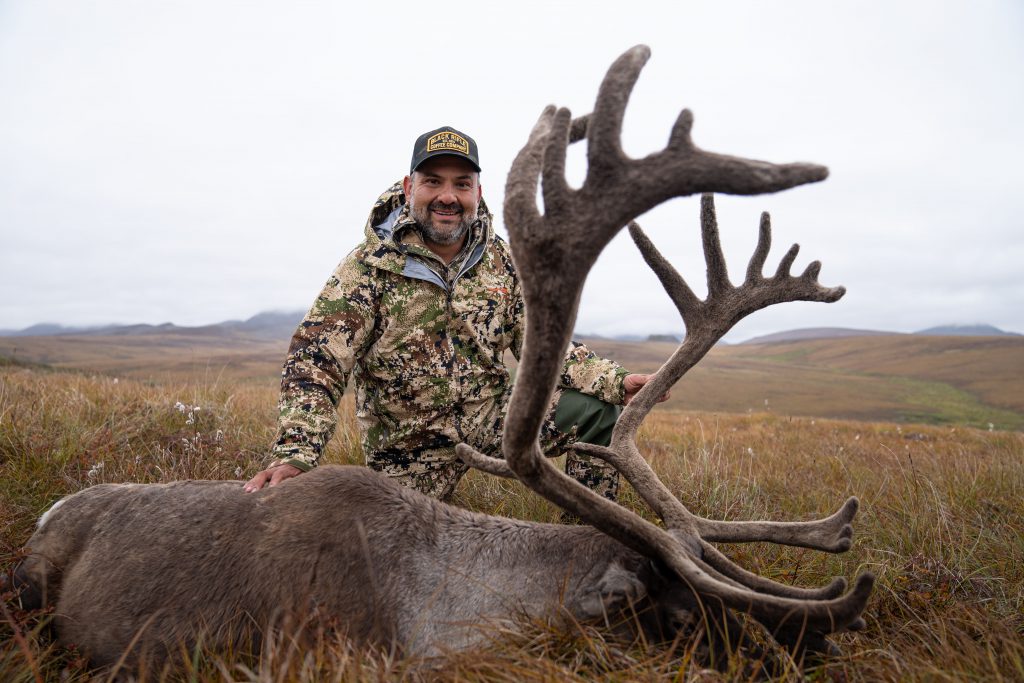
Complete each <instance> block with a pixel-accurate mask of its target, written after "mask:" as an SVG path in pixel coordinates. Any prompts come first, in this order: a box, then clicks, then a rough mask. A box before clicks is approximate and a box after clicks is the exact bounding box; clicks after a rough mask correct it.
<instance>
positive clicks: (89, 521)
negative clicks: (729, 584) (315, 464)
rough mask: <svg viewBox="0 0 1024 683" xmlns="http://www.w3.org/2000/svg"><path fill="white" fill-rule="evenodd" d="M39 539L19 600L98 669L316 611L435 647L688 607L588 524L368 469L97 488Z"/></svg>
mask: <svg viewBox="0 0 1024 683" xmlns="http://www.w3.org/2000/svg"><path fill="white" fill-rule="evenodd" d="M30 546H31V549H32V555H31V556H30V557H29V558H28V559H27V560H26V561H25V562H24V563H23V564H22V566H21V567H20V568H19V570H18V577H19V580H20V582H21V583H22V584H23V585H25V586H27V587H30V588H31V590H32V594H31V595H28V594H26V595H25V596H23V600H25V601H26V602H30V603H31V602H36V603H38V604H44V603H45V604H51V605H53V606H54V626H55V627H56V630H57V633H58V634H59V636H60V639H61V640H62V641H63V642H65V643H67V644H75V645H77V646H78V647H79V648H81V649H82V650H83V651H84V652H86V653H88V654H89V656H90V657H91V658H92V659H93V660H94V661H95V662H96V663H97V664H100V665H109V664H113V663H115V662H116V661H118V659H119V658H120V657H121V655H122V654H123V653H124V652H125V651H126V650H128V649H129V647H134V648H135V649H136V650H137V652H136V654H147V655H152V656H156V657H161V656H163V655H165V654H166V653H167V651H168V650H173V649H175V648H180V647H181V646H183V645H184V646H186V647H187V646H189V645H192V644H194V643H195V642H196V640H197V638H202V639H203V640H204V641H205V642H207V643H209V644H211V645H220V646H230V647H237V646H239V645H242V646H245V645H247V644H246V643H243V642H241V640H242V639H249V638H251V636H252V633H253V631H254V630H256V631H258V627H259V626H261V625H266V624H272V623H274V622H275V620H278V619H280V618H281V617H282V615H284V614H288V613H296V612H297V613H303V612H308V611H310V610H316V611H317V612H318V613H320V614H322V615H329V616H330V617H331V618H332V619H333V620H334V621H335V622H336V623H337V624H338V625H339V626H340V627H341V628H343V629H344V630H345V631H346V632H347V634H348V635H349V636H351V637H352V638H354V639H356V640H359V641H362V642H370V643H375V644H379V645H383V646H386V647H387V646H392V645H397V646H400V647H401V649H402V651H403V652H405V653H406V654H410V655H433V654H438V653H440V652H443V651H445V650H447V649H459V648H463V647H465V646H467V645H469V644H471V643H474V642H476V641H478V640H479V639H480V638H481V637H486V634H487V624H488V622H489V621H490V620H492V619H493V620H500V619H506V620H507V619H508V618H510V617H512V616H513V615H517V614H525V615H532V616H552V617H558V616H559V615H560V614H562V615H564V616H566V617H571V618H573V619H579V620H585V621H593V620H595V619H600V620H604V619H605V617H606V616H607V618H608V621H609V624H611V625H614V624H617V623H621V624H623V627H624V628H628V627H629V624H630V623H631V620H630V619H627V618H625V616H624V615H623V614H620V613H621V612H623V610H624V609H627V608H628V607H630V606H632V607H633V608H635V609H637V610H638V611H639V612H641V613H643V614H644V615H645V616H644V619H643V620H642V621H641V622H640V625H641V627H643V626H644V625H646V627H647V631H646V633H645V636H646V637H649V638H653V639H655V640H659V639H661V638H663V637H665V636H666V634H667V633H668V632H669V630H670V629H671V628H672V625H673V624H676V625H677V626H676V627H677V628H678V626H679V625H681V624H685V623H688V622H689V619H690V616H691V612H690V611H689V610H690V609H691V608H692V607H693V601H692V596H691V595H690V594H689V592H688V591H686V590H682V589H679V588H678V587H677V588H676V590H675V591H674V592H675V593H676V594H675V595H673V594H672V593H673V589H672V586H671V584H669V583H667V582H665V581H664V580H659V579H657V578H656V577H655V575H654V574H653V573H652V567H651V562H650V560H648V559H647V558H644V557H643V556H641V555H640V554H639V553H636V552H634V551H631V550H629V549H627V548H625V547H624V546H622V545H621V544H620V543H617V542H616V541H614V540H613V539H611V538H609V537H608V536H607V535H605V534H603V533H601V532H600V531H598V530H597V529H594V528H593V527H589V526H566V525H558V524H539V523H533V522H524V521H518V520H513V519H506V518H502V517H492V516H488V515H484V514H480V513H476V512H471V511H469V510H465V509H462V508H457V507H454V506H451V505H446V504H445V503H442V502H439V501H437V500H434V499H432V498H430V497H428V496H425V495H423V494H420V493H418V492H416V491H413V490H411V489H407V488H405V487H402V486H400V485H398V484H395V483H393V482H392V481H390V480H388V479H387V478H385V477H382V476H380V475H379V474H377V473H375V472H372V471H370V470H368V469H366V468H360V467H348V466H338V465H327V466H323V467H319V468H317V469H315V470H313V471H311V472H309V473H308V474H306V475H303V476H301V477H297V478H295V479H292V480H289V481H286V482H284V483H282V484H281V485H279V486H276V487H273V488H270V487H268V488H265V489H263V490H261V491H259V492H257V493H255V494H245V493H243V492H242V485H241V483H240V482H233V481H182V482H173V483H169V484H101V485H97V486H93V487H90V488H88V489H86V490H84V491H82V492H80V493H77V494H75V495H73V496H69V497H68V498H65V499H63V500H62V501H60V502H59V503H58V504H57V505H56V506H55V509H52V510H51V511H50V512H47V514H46V515H45V516H44V518H43V519H42V520H41V524H40V527H39V529H38V530H37V532H36V534H35V535H34V536H33V537H32V540H31V541H30ZM652 589H653V591H654V593H653V594H652V593H651V591H652ZM652 598H653V602H652ZM655 604H656V605H657V606H658V608H657V609H656V610H652V609H650V608H648V605H655ZM253 627H256V628H255V629H254V628H253ZM481 627H482V628H481Z"/></svg>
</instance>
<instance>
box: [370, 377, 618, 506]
mask: <svg viewBox="0 0 1024 683" xmlns="http://www.w3.org/2000/svg"><path fill="white" fill-rule="evenodd" d="M621 412H622V408H621V407H620V406H613V405H611V404H609V403H605V402H603V401H601V400H600V399H597V398H594V397H593V396H587V395H585V394H581V393H580V392H578V391H575V390H573V389H566V390H562V391H559V392H557V393H556V394H555V397H554V400H553V401H552V407H551V409H550V411H549V412H548V415H547V417H546V418H545V420H544V424H543V425H542V426H541V432H540V446H541V450H542V451H543V452H544V455H546V456H548V457H557V456H560V455H563V454H564V455H565V456H566V459H565V473H566V474H567V475H569V476H570V477H572V478H573V479H575V480H576V481H578V482H580V483H581V484H583V485H584V486H586V487H587V488H589V489H592V490H593V491H595V492H596V493H598V494H599V495H602V496H604V497H605V498H608V499H610V500H615V499H616V498H617V497H618V493H619V473H618V472H617V471H616V470H615V469H614V468H612V467H611V466H610V465H608V464H607V463H606V462H604V461H603V460H598V459H594V458H591V457H590V456H586V455H580V454H577V453H575V452H574V451H572V450H571V449H570V446H572V444H574V443H577V442H583V443H592V444H597V445H600V446H607V445H608V444H609V443H610V442H611V437H612V429H613V428H614V427H615V420H616V419H618V417H619V413H621ZM501 427H503V424H501V423H499V424H498V425H497V429H496V433H497V434H498V435H500V434H501ZM474 445H476V444H474ZM500 445H501V444H500V442H498V441H495V442H494V443H493V444H490V446H489V447H482V448H481V450H483V451H484V452H485V454H486V455H490V456H494V457H500V455H501V450H500ZM366 464H367V465H368V466H369V467H370V468H372V469H374V470H377V471H378V472H381V473H383V474H385V475H386V476H387V477H389V478H391V479H393V480H395V481H397V482H399V483H400V484H403V485H404V486H408V487H410V488H414V489H416V490H418V491H420V492H422V493H426V494H427V495H429V496H433V497H435V498H439V499H441V500H445V499H447V498H449V497H451V495H452V494H453V493H454V492H455V487H456V486H458V483H459V481H460V480H461V479H462V477H463V476H464V475H465V474H466V472H468V471H469V467H468V466H466V465H465V464H464V463H463V462H462V461H461V460H459V459H458V458H457V457H456V456H455V444H454V443H453V442H452V441H451V440H449V439H444V438H442V439H440V440H439V442H438V443H437V444H436V445H435V446H432V447H427V448H423V449H420V450H419V451H417V452H415V453H402V454H395V453H389V454H387V456H386V457H383V456H375V455H374V454H367V456H366Z"/></svg>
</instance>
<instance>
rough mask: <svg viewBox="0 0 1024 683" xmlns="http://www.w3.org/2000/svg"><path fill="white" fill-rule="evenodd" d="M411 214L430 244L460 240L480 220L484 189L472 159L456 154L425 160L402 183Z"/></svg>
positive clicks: (450, 242)
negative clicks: (465, 158)
mask: <svg viewBox="0 0 1024 683" xmlns="http://www.w3.org/2000/svg"><path fill="white" fill-rule="evenodd" d="M402 187H403V189H404V190H405V196H406V199H407V200H408V202H409V213H410V214H411V215H412V217H413V219H414V220H415V221H416V223H417V224H418V225H419V226H420V230H422V232H423V237H424V238H425V239H426V241H427V243H428V245H429V243H434V244H438V245H443V246H448V245H452V244H456V243H458V242H460V241H461V240H462V239H463V238H464V237H465V235H466V233H467V232H468V231H469V227H470V226H471V225H473V221H475V220H476V212H477V208H478V207H479V206H480V197H481V195H482V188H481V187H480V176H479V174H478V173H477V172H476V169H474V168H473V167H472V166H471V165H470V164H469V162H467V161H465V160H464V159H459V158H458V157H453V156H442V157H435V158H434V159H429V160H428V161H425V162H423V163H422V164H421V165H420V167H419V168H417V169H416V171H415V172H414V173H413V174H412V176H406V177H405V180H404V181H403V183H402Z"/></svg>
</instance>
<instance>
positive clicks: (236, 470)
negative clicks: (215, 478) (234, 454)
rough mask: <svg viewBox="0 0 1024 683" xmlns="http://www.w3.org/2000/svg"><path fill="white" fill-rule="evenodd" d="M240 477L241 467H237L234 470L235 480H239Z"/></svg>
mask: <svg viewBox="0 0 1024 683" xmlns="http://www.w3.org/2000/svg"><path fill="white" fill-rule="evenodd" d="M241 477H242V467H241V466H238V467H236V468H235V478H236V479H241Z"/></svg>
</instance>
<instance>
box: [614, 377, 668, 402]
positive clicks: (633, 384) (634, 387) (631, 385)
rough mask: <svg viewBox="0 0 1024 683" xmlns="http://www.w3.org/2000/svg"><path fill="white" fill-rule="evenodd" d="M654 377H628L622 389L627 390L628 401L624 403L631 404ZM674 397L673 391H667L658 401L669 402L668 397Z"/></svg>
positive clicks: (623, 382) (623, 380) (624, 380)
mask: <svg viewBox="0 0 1024 683" xmlns="http://www.w3.org/2000/svg"><path fill="white" fill-rule="evenodd" d="M652 377H654V375H626V376H625V377H624V378H623V379H622V387H623V388H624V389H625V390H626V400H625V401H624V403H629V402H630V401H632V400H633V397H634V396H636V392H638V391H640V390H641V389H642V388H643V386H644V385H645V384H647V382H648V381H650V379H651V378H652ZM671 395H672V392H671V391H666V392H665V393H664V394H662V395H661V398H659V399H658V403H661V402H662V401H667V400H668V397H669V396H671Z"/></svg>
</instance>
